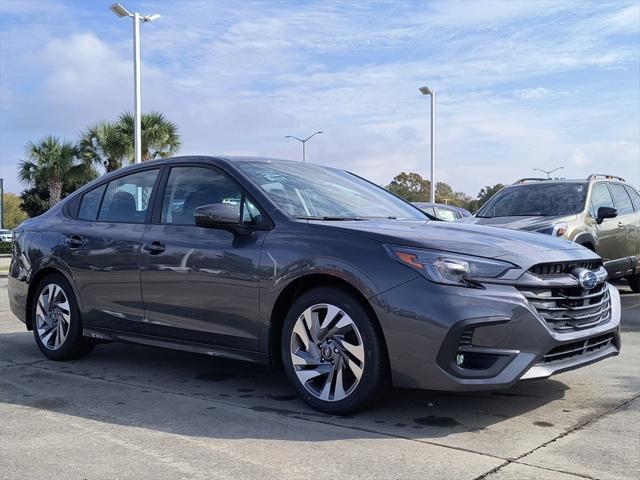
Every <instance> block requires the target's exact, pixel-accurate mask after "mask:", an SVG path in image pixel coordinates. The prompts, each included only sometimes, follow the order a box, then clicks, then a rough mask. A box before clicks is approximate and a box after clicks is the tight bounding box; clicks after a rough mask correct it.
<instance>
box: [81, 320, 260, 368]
mask: <svg viewBox="0 0 640 480" xmlns="http://www.w3.org/2000/svg"><path fill="white" fill-rule="evenodd" d="M82 334H83V335H84V336H85V337H89V338H95V339H98V340H108V341H113V342H124V343H135V344H138V345H146V346H149V347H159V348H170V349H172V350H181V351H184V352H192V353H199V354H202V355H209V356H212V357H220V358H230V359H233V360H242V361H245V362H253V363H262V364H265V365H266V364H268V363H269V359H268V357H267V355H266V354H264V353H260V352H250V351H245V350H238V349H234V348H226V347H218V346H215V345H207V344H201V343H194V342H184V341H177V340H168V339H166V338H160V337H152V336H147V335H137V334H132V333H127V332H120V331H116V330H106V329H98V328H95V327H91V328H86V327H85V328H84V329H83V331H82Z"/></svg>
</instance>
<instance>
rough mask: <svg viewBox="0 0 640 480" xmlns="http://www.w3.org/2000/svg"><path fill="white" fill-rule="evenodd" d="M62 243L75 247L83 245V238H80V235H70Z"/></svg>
mask: <svg viewBox="0 0 640 480" xmlns="http://www.w3.org/2000/svg"><path fill="white" fill-rule="evenodd" d="M64 243H66V244H67V245H69V248H72V249H76V248H80V247H81V246H82V245H84V238H82V237H81V236H80V235H71V236H70V237H67V238H65V239H64Z"/></svg>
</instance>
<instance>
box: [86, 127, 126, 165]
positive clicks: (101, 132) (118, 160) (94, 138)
mask: <svg viewBox="0 0 640 480" xmlns="http://www.w3.org/2000/svg"><path fill="white" fill-rule="evenodd" d="M78 148H79V149H80V156H81V157H82V159H83V160H84V161H85V162H89V163H95V164H100V165H101V166H103V167H104V168H105V170H106V171H107V172H113V171H114V170H117V169H119V168H121V167H122V164H123V162H124V161H125V160H127V159H130V158H132V157H133V142H132V139H130V138H128V137H127V136H126V134H125V132H124V131H123V128H122V126H121V125H120V124H119V123H117V122H115V123H114V122H100V123H96V124H95V125H92V126H90V127H89V128H88V129H87V130H86V131H84V132H83V133H82V134H81V137H80V142H79V144H78Z"/></svg>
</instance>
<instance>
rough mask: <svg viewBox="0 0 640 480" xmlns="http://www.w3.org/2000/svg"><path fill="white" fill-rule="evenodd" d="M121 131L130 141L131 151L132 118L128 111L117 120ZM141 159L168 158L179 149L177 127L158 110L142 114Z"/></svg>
mask: <svg viewBox="0 0 640 480" xmlns="http://www.w3.org/2000/svg"><path fill="white" fill-rule="evenodd" d="M118 124H119V126H120V129H121V132H122V133H123V134H124V135H125V137H126V138H127V139H128V140H129V141H130V142H131V149H132V151H133V132H134V119H133V115H132V114H131V113H129V112H126V113H123V114H122V115H120V119H119V120H118ZM141 124H142V132H141V136H142V148H141V150H142V161H143V162H145V161H147V160H155V159H156V158H168V157H171V156H173V155H174V154H175V153H176V152H177V151H178V150H180V146H181V144H180V136H179V135H178V127H176V125H175V124H174V123H172V122H170V121H169V120H167V119H166V118H165V116H164V115H162V114H161V113H159V112H151V113H145V114H143V115H142V119H141Z"/></svg>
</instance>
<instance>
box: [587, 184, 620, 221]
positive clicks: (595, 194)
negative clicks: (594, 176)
mask: <svg viewBox="0 0 640 480" xmlns="http://www.w3.org/2000/svg"><path fill="white" fill-rule="evenodd" d="M600 207H611V208H615V206H614V205H613V200H612V199H611V194H610V193H609V189H608V188H607V186H606V185H605V184H604V183H596V184H595V185H594V186H593V190H592V191H591V208H590V209H589V215H591V216H592V217H593V218H597V217H598V209H599V208H600Z"/></svg>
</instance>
